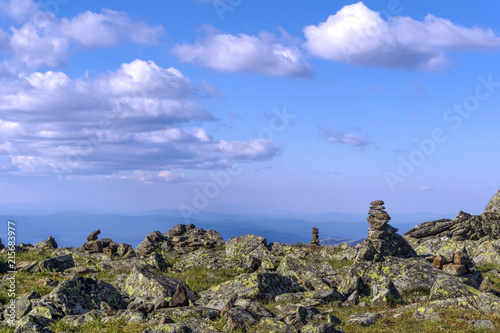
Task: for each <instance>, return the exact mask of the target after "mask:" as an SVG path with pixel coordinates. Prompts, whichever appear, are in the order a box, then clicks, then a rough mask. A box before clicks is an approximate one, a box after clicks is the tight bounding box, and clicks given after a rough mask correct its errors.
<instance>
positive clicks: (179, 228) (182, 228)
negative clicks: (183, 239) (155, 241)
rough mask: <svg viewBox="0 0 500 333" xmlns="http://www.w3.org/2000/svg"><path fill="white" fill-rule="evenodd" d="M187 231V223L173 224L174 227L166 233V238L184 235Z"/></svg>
mask: <svg viewBox="0 0 500 333" xmlns="http://www.w3.org/2000/svg"><path fill="white" fill-rule="evenodd" d="M185 232H186V225H185V224H178V225H176V226H173V227H172V229H170V230H169V231H168V232H167V233H166V234H165V238H166V239H168V240H172V238H174V237H175V236H182V235H183V234H184V233H185Z"/></svg>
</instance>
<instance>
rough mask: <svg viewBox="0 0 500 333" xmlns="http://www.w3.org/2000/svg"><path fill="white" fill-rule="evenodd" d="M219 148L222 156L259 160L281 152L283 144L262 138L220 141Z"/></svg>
mask: <svg viewBox="0 0 500 333" xmlns="http://www.w3.org/2000/svg"><path fill="white" fill-rule="evenodd" d="M218 146H219V149H220V151H221V153H222V155H223V156H224V157H227V158H231V159H236V160H261V159H268V158H271V157H274V156H276V155H278V154H280V153H281V151H282V150H283V144H280V143H277V142H274V141H271V140H264V139H255V140H252V141H233V142H226V141H221V142H220V143H219V145H218Z"/></svg>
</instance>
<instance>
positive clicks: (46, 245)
mask: <svg viewBox="0 0 500 333" xmlns="http://www.w3.org/2000/svg"><path fill="white" fill-rule="evenodd" d="M33 247H34V248H35V249H37V250H55V249H57V243H56V240H55V239H54V237H52V236H49V238H47V239H46V240H44V241H42V242H38V243H36V244H35V245H33Z"/></svg>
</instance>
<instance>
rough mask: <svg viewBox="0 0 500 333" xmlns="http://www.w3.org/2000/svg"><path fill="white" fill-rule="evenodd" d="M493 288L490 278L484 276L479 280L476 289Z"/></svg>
mask: <svg viewBox="0 0 500 333" xmlns="http://www.w3.org/2000/svg"><path fill="white" fill-rule="evenodd" d="M494 288H495V286H494V285H493V283H492V282H491V280H490V278H489V277H486V278H484V279H483V282H481V285H480V286H479V288H478V289H479V291H490V290H492V289H494Z"/></svg>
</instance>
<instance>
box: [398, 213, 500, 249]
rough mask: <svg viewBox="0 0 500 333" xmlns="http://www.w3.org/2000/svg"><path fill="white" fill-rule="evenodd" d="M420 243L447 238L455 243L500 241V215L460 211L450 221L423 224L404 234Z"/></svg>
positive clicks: (440, 220) (441, 220) (442, 220)
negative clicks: (486, 240)
mask: <svg viewBox="0 0 500 333" xmlns="http://www.w3.org/2000/svg"><path fill="white" fill-rule="evenodd" d="M404 236H405V237H407V238H414V239H417V240H418V241H419V243H421V242H423V241H425V240H428V239H433V238H442V237H447V238H450V239H452V240H455V241H464V240H479V239H481V238H489V239H500V214H497V213H492V212H485V213H483V214H481V215H471V214H467V213H465V212H462V211H460V212H459V213H458V215H457V216H455V217H454V218H453V220H450V219H439V220H435V221H429V222H424V223H421V224H419V225H417V226H415V227H414V228H413V229H411V230H409V231H408V232H406V233H405V234H404Z"/></svg>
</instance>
